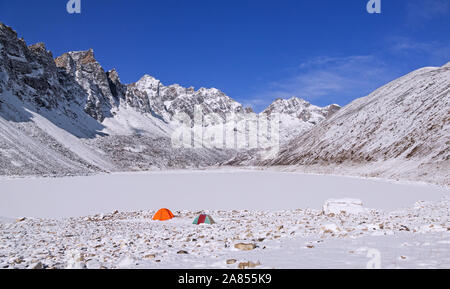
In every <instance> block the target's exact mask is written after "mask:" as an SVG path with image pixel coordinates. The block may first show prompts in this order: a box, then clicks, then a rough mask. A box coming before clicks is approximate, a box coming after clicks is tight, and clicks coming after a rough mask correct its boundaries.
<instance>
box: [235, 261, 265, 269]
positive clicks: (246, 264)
mask: <svg viewBox="0 0 450 289" xmlns="http://www.w3.org/2000/svg"><path fill="white" fill-rule="evenodd" d="M260 265H261V263H260V262H256V263H253V262H250V261H249V262H244V263H239V265H238V269H247V268H255V267H258V266H260Z"/></svg>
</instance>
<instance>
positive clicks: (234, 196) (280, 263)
mask: <svg viewBox="0 0 450 289" xmlns="http://www.w3.org/2000/svg"><path fill="white" fill-rule="evenodd" d="M448 195H449V190H448V188H446V187H437V186H432V185H425V184H414V183H394V182H385V181H382V180H368V179H360V178H347V177H338V176H320V175H306V174H299V173H282V172H274V171H239V170H224V169H222V170H217V171H171V172H152V173H132V174H130V173H127V174H125V173H124V174H112V175H97V176H91V177H72V178H35V179H30V178H26V179H6V178H3V179H0V196H1V200H2V202H1V203H0V216H3V217H2V218H0V232H1V234H0V268H31V267H38V268H39V267H41V266H42V267H44V268H47V267H48V268H52V267H55V268H65V267H88V268H101V267H105V268H129V267H131V268H135V267H137V268H238V267H239V266H240V267H243V266H248V265H250V267H253V266H256V268H366V267H367V266H369V267H370V266H371V267H378V266H381V267H382V268H450V231H449V230H450V222H449V212H450V207H449V204H450V202H449V199H448ZM331 198H332V199H342V198H357V199H360V200H362V202H363V204H364V208H357V210H355V211H354V212H358V213H359V214H348V213H334V214H333V213H329V212H331V211H332V210H331V209H332V205H333V201H332V202H331V203H330V204H328V206H326V209H327V214H324V213H323V212H322V206H323V205H324V203H325V202H326V200H328V199H331ZM349 202H350V203H349V204H347V205H345V204H344V205H342V204H340V203H339V201H338V204H339V205H340V206H342V207H343V208H351V207H352V206H356V207H358V206H360V202H358V201H356V200H349ZM160 207H168V208H170V209H172V210H173V212H174V213H175V215H176V218H175V219H173V220H171V221H167V222H157V221H156V222H155V221H152V220H151V217H152V216H153V214H154V213H155V211H156V210H157V209H159V208H160ZM116 210H118V211H116ZM329 210H331V211H329ZM338 211H339V210H338ZM349 211H352V210H349ZM113 212H114V213H113ZM200 212H206V213H209V214H210V215H211V216H212V217H213V218H214V219H215V221H216V222H217V223H216V224H214V225H200V226H196V225H193V224H192V222H193V220H194V218H195V217H196V216H197V215H198V214H199V213H200ZM19 216H20V217H24V218H19V219H17V218H18V217H19ZM44 218H45V219H44ZM241 243H242V244H247V245H242V244H241ZM239 244H241V247H242V248H244V247H248V248H249V249H250V250H248V251H244V250H241V249H242V248H241V249H239V247H240V245H239ZM236 245H237V247H238V248H236V247H235V246H236ZM227 261H228V263H229V264H227ZM248 262H250V263H248Z"/></svg>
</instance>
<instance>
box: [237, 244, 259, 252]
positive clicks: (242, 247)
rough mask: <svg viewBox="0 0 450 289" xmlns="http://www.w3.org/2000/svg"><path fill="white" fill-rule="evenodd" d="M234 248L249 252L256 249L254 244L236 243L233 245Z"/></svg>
mask: <svg viewBox="0 0 450 289" xmlns="http://www.w3.org/2000/svg"><path fill="white" fill-rule="evenodd" d="M234 248H236V249H239V250H242V251H251V250H253V249H255V248H256V245H255V244H251V243H250V244H245V243H238V244H235V245H234Z"/></svg>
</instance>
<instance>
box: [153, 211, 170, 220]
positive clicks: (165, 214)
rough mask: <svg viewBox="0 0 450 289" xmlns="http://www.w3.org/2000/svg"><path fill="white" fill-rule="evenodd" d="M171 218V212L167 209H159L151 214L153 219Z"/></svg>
mask: <svg viewBox="0 0 450 289" xmlns="http://www.w3.org/2000/svg"><path fill="white" fill-rule="evenodd" d="M170 219H173V214H172V212H171V211H170V210H169V209H161V210H159V211H158V212H156V214H155V215H154V216H153V221H167V220H170Z"/></svg>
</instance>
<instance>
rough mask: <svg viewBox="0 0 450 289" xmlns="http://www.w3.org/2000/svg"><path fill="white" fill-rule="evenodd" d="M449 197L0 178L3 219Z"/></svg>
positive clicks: (384, 205) (366, 187)
mask: <svg viewBox="0 0 450 289" xmlns="http://www.w3.org/2000/svg"><path fill="white" fill-rule="evenodd" d="M449 195H450V190H449V189H448V188H442V187H438V186H433V185H426V184H411V183H395V182H389V181H382V180H368V179H361V178H352V177H341V176H324V175H309V174H300V173H286V172H274V171H240V170H237V171H169V172H146V173H121V174H111V175H96V176H89V177H67V178H26V179H8V178H1V179H0V198H1V199H0V216H2V217H10V218H14V217H19V216H27V217H43V218H56V217H70V216H73V217H76V216H84V215H91V214H96V213H107V212H112V211H114V210H119V211H134V210H153V209H158V208H161V207H168V208H170V209H172V210H175V211H176V210H208V209H210V210H246V209H248V210H284V209H286V210H288V209H297V208H313V209H319V208H321V206H322V205H323V203H324V202H325V201H326V200H327V199H330V198H358V199H361V200H362V201H363V202H364V205H365V206H366V207H369V208H377V209H385V210H392V209H396V208H402V207H409V206H411V205H413V204H414V203H415V202H416V201H419V200H424V201H434V200H440V199H441V198H442V197H444V196H449Z"/></svg>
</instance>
